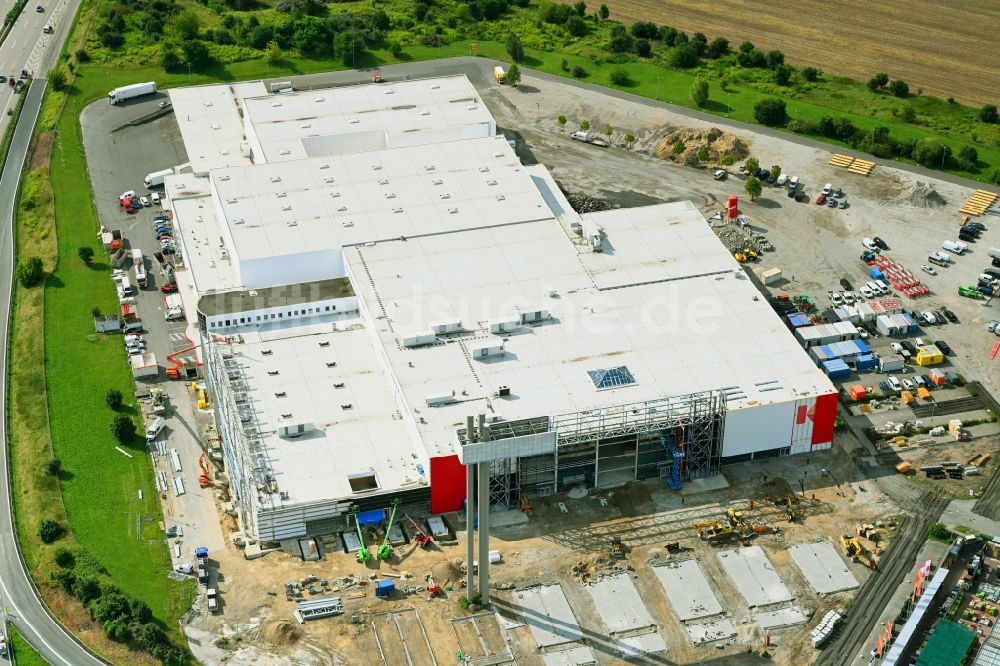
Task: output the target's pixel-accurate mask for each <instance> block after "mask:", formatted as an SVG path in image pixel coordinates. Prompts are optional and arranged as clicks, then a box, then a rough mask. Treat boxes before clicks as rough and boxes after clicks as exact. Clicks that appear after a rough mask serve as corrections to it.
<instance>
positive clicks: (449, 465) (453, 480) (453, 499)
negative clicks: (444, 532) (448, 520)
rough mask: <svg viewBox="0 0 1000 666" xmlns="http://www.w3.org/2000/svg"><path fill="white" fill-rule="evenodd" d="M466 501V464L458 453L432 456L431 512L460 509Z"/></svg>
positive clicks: (446, 511)
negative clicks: (459, 457)
mask: <svg viewBox="0 0 1000 666" xmlns="http://www.w3.org/2000/svg"><path fill="white" fill-rule="evenodd" d="M464 502H465V465H463V464H462V463H461V462H460V461H459V459H458V456H457V455H451V456H439V457H437V458H431V513H434V514H438V513H448V512H449V511H460V510H461V509H462V506H463V503H464Z"/></svg>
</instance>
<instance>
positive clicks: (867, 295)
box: [861, 287, 875, 298]
mask: <svg viewBox="0 0 1000 666" xmlns="http://www.w3.org/2000/svg"><path fill="white" fill-rule="evenodd" d="M861 295H862V296H864V297H865V298H874V297H875V294H874V293H873V292H872V290H871V289H869V288H868V287H861Z"/></svg>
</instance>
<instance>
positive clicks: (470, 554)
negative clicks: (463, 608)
mask: <svg viewBox="0 0 1000 666" xmlns="http://www.w3.org/2000/svg"><path fill="white" fill-rule="evenodd" d="M474 428H475V422H474V421H473V417H471V416H469V417H466V419H465V436H466V439H467V440H468V441H469V442H472V441H474V440H475V436H476V434H475V429H474ZM475 515H476V466H475V465H466V466H465V538H466V539H467V541H468V542H467V543H466V544H465V566H466V569H467V573H466V580H465V598H466V600H468V601H469V602H470V603H471V602H472V597H473V596H474V594H475V588H474V583H475V579H474V578H473V574H472V562H473V560H475V559H476V554H475V550H474V547H475V542H476V537H475V524H474V522H473V516H475Z"/></svg>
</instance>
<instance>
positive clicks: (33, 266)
mask: <svg viewBox="0 0 1000 666" xmlns="http://www.w3.org/2000/svg"><path fill="white" fill-rule="evenodd" d="M17 281H18V282H20V283H21V286H22V287H34V286H35V285H36V284H38V283H39V282H41V281H42V260H41V259H40V258H39V257H24V258H22V259H21V260H20V261H18V262H17Z"/></svg>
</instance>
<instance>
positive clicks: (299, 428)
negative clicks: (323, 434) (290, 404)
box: [278, 421, 316, 439]
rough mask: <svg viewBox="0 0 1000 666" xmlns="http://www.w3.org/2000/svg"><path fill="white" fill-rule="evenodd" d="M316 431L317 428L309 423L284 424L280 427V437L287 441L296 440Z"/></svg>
mask: <svg viewBox="0 0 1000 666" xmlns="http://www.w3.org/2000/svg"><path fill="white" fill-rule="evenodd" d="M315 429H316V426H315V425H313V424H312V423H309V422H308V421H307V422H305V423H284V424H282V425H280V426H278V437H284V438H285V439H295V438H296V437H301V436H302V435H305V434H306V433H310V432H312V431H314V430H315Z"/></svg>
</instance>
